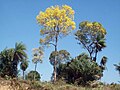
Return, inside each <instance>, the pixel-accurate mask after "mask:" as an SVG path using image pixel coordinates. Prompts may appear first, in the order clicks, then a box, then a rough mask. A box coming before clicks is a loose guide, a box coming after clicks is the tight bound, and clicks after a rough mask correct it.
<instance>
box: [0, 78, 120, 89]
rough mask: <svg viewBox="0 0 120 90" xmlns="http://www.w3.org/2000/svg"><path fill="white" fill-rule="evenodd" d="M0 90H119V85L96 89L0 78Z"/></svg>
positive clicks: (58, 83) (101, 86)
mask: <svg viewBox="0 0 120 90" xmlns="http://www.w3.org/2000/svg"><path fill="white" fill-rule="evenodd" d="M0 90H120V85H118V84H112V85H98V86H97V87H82V86H75V85H70V84H66V83H64V82H62V81H59V82H56V83H55V84H52V83H51V82H38V81H27V80H17V79H10V80H6V79H3V78H0Z"/></svg>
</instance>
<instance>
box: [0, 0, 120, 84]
mask: <svg viewBox="0 0 120 90" xmlns="http://www.w3.org/2000/svg"><path fill="white" fill-rule="evenodd" d="M65 4H66V5H69V6H71V7H72V8H73V10H74V11H75V15H74V17H75V18H74V19H75V20H74V21H75V23H76V29H75V30H74V31H73V32H72V33H71V34H70V35H68V36H67V37H64V38H62V39H60V40H59V42H58V50H62V49H65V50H67V51H69V52H70V54H71V56H72V57H75V56H77V55H79V54H80V53H82V52H86V53H87V51H86V50H84V49H83V48H82V46H80V45H79V44H77V40H75V36H74V33H75V32H76V31H77V30H78V28H79V23H80V22H82V21H86V20H87V21H90V22H94V21H97V22H100V23H101V24H102V25H103V27H104V28H105V29H106V30H107V35H106V44H107V47H106V48H105V49H103V51H102V52H100V53H99V54H98V60H97V62H98V63H99V62H100V59H101V58H102V56H104V55H105V56H107V57H108V61H107V69H106V70H105V71H104V76H103V77H102V79H101V81H102V82H106V83H112V82H115V83H118V81H119V80H120V76H119V74H118V72H117V71H116V70H115V67H114V66H113V64H117V63H118V62H120V40H119V39H120V28H119V26H120V0H0V51H2V50H3V49H4V48H6V47H7V48H12V47H14V46H15V43H16V42H23V43H24V44H25V45H26V47H27V51H26V52H27V54H28V60H29V68H28V69H27V71H26V73H28V72H29V71H31V70H34V64H33V63H32V49H33V48H36V47H39V46H40V44H39V39H40V38H42V37H41V36H40V25H38V24H37V21H36V16H37V15H38V14H39V12H40V11H45V10H46V8H48V7H50V6H55V5H60V6H61V5H65ZM53 50H54V48H53V47H52V46H51V47H49V48H46V49H45V55H44V58H43V63H42V64H40V63H39V64H38V67H37V71H38V72H39V73H40V74H41V80H42V81H49V80H50V78H51V74H52V72H53V67H52V65H51V64H50V63H49V55H50V53H51V52H52V51H53Z"/></svg>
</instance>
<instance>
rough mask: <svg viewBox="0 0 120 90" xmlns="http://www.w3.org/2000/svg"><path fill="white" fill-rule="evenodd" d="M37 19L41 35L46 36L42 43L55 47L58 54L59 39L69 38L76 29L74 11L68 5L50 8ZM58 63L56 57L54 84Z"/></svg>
mask: <svg viewBox="0 0 120 90" xmlns="http://www.w3.org/2000/svg"><path fill="white" fill-rule="evenodd" d="M36 19H37V21H38V23H39V24H40V25H41V26H42V29H41V30H40V33H41V35H44V36H45V38H44V39H40V43H41V44H42V45H45V46H46V45H50V44H51V45H53V46H54V48H55V52H57V46H58V39H59V38H62V37H64V36H67V35H68V34H69V33H70V32H71V31H72V30H74V29H75V22H74V21H73V19H74V10H73V9H72V8H71V7H70V6H67V5H63V6H52V7H49V8H47V9H46V11H45V12H40V14H39V15H38V16H37V17H36ZM56 61H57V59H56V57H55V60H54V63H55V64H54V66H53V69H54V71H53V73H54V82H55V81H56Z"/></svg>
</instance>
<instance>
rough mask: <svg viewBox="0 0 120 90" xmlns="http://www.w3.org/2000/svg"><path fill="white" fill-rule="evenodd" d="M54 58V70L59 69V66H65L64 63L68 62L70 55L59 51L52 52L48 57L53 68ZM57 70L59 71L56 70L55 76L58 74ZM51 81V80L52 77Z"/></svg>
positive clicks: (64, 51)
mask: <svg viewBox="0 0 120 90" xmlns="http://www.w3.org/2000/svg"><path fill="white" fill-rule="evenodd" d="M55 57H56V68H59V65H60V64H65V63H67V62H69V61H70V59H71V56H70V53H69V52H67V51H66V50H60V51H57V52H55V51H53V52H52V53H51V54H50V57H49V60H50V63H51V65H53V66H54V64H55ZM58 70H59V69H57V70H56V72H57V73H56V74H58V73H59V71H58ZM51 79H53V76H52V78H51Z"/></svg>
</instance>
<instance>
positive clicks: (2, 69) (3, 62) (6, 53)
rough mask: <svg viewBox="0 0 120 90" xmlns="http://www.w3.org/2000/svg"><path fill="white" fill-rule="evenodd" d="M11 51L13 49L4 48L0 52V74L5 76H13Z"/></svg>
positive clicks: (12, 51)
mask: <svg viewBox="0 0 120 90" xmlns="http://www.w3.org/2000/svg"><path fill="white" fill-rule="evenodd" d="M13 53H14V49H13V48H11V49H7V48H5V49H4V50H3V51H1V52H0V76H1V77H5V75H7V76H11V77H13V68H12V67H11V66H12V61H13Z"/></svg>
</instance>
